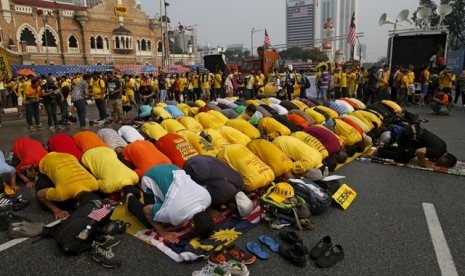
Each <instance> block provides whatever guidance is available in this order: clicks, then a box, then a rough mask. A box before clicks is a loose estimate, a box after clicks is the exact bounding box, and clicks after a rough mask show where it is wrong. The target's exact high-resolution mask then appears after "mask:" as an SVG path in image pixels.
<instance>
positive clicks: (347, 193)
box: [333, 184, 357, 210]
mask: <svg viewBox="0 0 465 276" xmlns="http://www.w3.org/2000/svg"><path fill="white" fill-rule="evenodd" d="M356 196H357V193H356V192H355V191H354V190H353V189H352V188H350V187H349V186H347V184H342V186H341V187H340V188H339V189H338V190H337V191H336V192H335V193H334V194H333V199H334V200H335V201H336V202H337V203H338V204H339V205H341V207H342V209H344V210H347V208H349V206H350V204H351V203H352V201H354V199H355V197H356Z"/></svg>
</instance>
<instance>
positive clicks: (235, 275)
mask: <svg viewBox="0 0 465 276" xmlns="http://www.w3.org/2000/svg"><path fill="white" fill-rule="evenodd" d="M219 266H220V267H221V268H223V269H224V270H226V271H229V273H231V275H232V276H248V275H249V274H250V272H249V269H248V268H247V266H246V265H245V264H242V263H240V262H236V261H229V262H226V263H221V264H220V265H219Z"/></svg>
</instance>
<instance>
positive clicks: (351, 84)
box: [347, 72, 357, 88]
mask: <svg viewBox="0 0 465 276" xmlns="http://www.w3.org/2000/svg"><path fill="white" fill-rule="evenodd" d="M356 79H357V74H356V73H355V72H352V73H349V74H348V75H347V87H351V88H354V87H355V85H356V83H355V80H356Z"/></svg>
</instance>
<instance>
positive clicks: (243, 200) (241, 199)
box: [235, 192, 253, 218]
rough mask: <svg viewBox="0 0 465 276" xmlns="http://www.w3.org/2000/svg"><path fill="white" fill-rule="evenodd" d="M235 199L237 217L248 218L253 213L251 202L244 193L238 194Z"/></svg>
mask: <svg viewBox="0 0 465 276" xmlns="http://www.w3.org/2000/svg"><path fill="white" fill-rule="evenodd" d="M235 199H236V205H237V211H238V212H239V215H240V216H241V217H243V218H245V217H248V216H249V215H250V214H251V213H252V211H253V202H252V200H250V198H249V197H248V196H247V195H246V194H244V192H238V193H237V194H236V196H235Z"/></svg>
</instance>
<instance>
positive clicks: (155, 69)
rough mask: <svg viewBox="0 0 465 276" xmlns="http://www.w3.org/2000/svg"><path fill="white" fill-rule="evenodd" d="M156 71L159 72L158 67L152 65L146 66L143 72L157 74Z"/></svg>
mask: <svg viewBox="0 0 465 276" xmlns="http://www.w3.org/2000/svg"><path fill="white" fill-rule="evenodd" d="M155 71H157V67H155V66H152V65H147V66H144V68H142V71H141V72H155Z"/></svg>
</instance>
